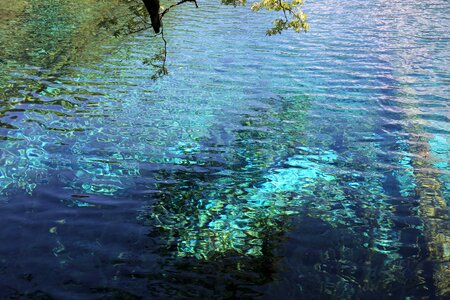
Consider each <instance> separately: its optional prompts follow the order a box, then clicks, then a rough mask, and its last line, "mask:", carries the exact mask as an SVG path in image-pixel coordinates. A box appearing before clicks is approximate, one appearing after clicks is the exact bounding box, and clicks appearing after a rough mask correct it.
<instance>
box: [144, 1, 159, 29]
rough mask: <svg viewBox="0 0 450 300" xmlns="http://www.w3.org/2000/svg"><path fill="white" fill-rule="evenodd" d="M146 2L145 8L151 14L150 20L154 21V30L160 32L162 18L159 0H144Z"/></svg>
mask: <svg viewBox="0 0 450 300" xmlns="http://www.w3.org/2000/svg"><path fill="white" fill-rule="evenodd" d="M142 1H143V2H144V4H145V8H146V9H147V11H148V13H149V14H150V20H151V21H152V27H153V30H154V31H155V32H156V33H159V30H160V28H161V19H160V17H159V0H142Z"/></svg>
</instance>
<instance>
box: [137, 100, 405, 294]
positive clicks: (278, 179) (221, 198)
mask: <svg viewBox="0 0 450 300" xmlns="http://www.w3.org/2000/svg"><path fill="white" fill-rule="evenodd" d="M277 101H278V102H280V103H282V104H278V105H277V104H273V103H272V104H273V106H274V107H276V108H277V109H276V110H275V111H274V110H269V111H267V112H265V113H264V112H263V113H261V112H260V113H258V114H255V117H254V118H253V117H248V119H245V120H243V121H242V124H243V125H245V126H244V127H243V128H242V129H241V130H238V131H236V132H235V133H234V135H235V136H234V137H233V138H228V139H227V138H221V139H218V140H222V141H223V140H229V141H230V142H229V143H228V144H222V145H220V147H217V145H215V144H214V140H213V139H211V140H209V141H204V142H202V144H201V145H202V146H201V147H200V148H199V149H197V150H196V151H194V152H184V156H182V157H184V158H183V163H182V164H181V165H183V166H185V167H186V169H190V170H192V172H186V169H183V171H180V172H172V173H164V174H161V178H165V179H167V180H168V181H170V182H174V183H167V184H158V185H157V187H156V188H155V189H156V190H160V191H164V192H163V194H162V195H160V196H159V197H158V201H157V202H156V203H154V204H152V206H151V207H150V209H151V210H152V214H151V217H150V218H148V217H146V215H145V214H144V215H142V216H141V219H143V220H144V221H145V222H150V223H151V224H152V225H153V226H154V227H155V229H157V230H156V231H155V232H154V234H157V235H158V236H160V237H161V238H162V239H163V240H165V241H166V242H167V247H162V249H165V250H161V251H163V252H164V253H166V254H165V255H167V254H169V253H172V254H174V255H175V256H176V257H184V258H183V259H182V258H179V260H180V261H184V260H186V259H187V260H189V261H191V260H192V259H191V258H194V257H195V258H197V259H199V260H200V261H199V262H198V263H199V264H207V261H209V262H210V263H211V264H213V265H214V264H220V262H221V261H222V262H223V263H224V264H225V261H226V260H227V259H228V258H229V257H241V259H242V260H243V261H250V262H252V261H253V262H258V261H264V260H269V261H273V258H272V257H273V255H274V253H275V252H276V249H277V247H279V244H278V242H276V241H277V240H279V237H281V236H283V235H284V234H285V233H286V232H288V231H289V230H288V229H289V228H290V226H291V225H290V224H291V222H290V220H291V219H292V217H291V215H299V218H300V220H306V222H312V223H314V222H319V223H321V224H324V226H325V228H328V229H326V230H325V231H327V232H334V233H335V234H336V236H338V237H343V236H346V240H348V239H350V240H353V241H354V243H347V242H344V241H342V243H341V242H338V244H333V245H331V246H330V245H328V244H327V242H326V241H323V242H320V243H321V244H322V245H323V247H325V248H323V249H321V250H320V251H323V253H322V254H321V255H320V256H319V257H317V258H316V259H317V261H316V264H318V265H322V267H321V270H320V271H318V270H316V271H314V272H313V274H310V275H311V278H312V279H311V280H309V282H310V283H312V282H316V284H315V285H314V284H313V286H314V289H318V288H319V289H323V290H321V291H318V290H315V292H320V293H332V291H331V290H327V289H328V288H326V285H327V284H334V285H339V286H340V287H341V288H342V289H343V293H344V294H345V293H346V292H347V293H352V294H355V295H363V293H365V292H369V291H377V292H380V291H382V290H383V289H386V290H390V291H392V290H395V286H396V285H398V284H399V283H400V282H402V281H403V280H405V278H404V277H403V276H404V275H403V272H404V267H405V266H404V265H402V263H401V255H400V254H399V253H398V249H399V247H400V241H399V237H398V233H397V232H395V227H394V224H393V214H392V209H391V204H390V202H389V201H388V199H389V196H388V195H387V194H386V192H385V191H384V189H383V182H384V180H385V179H384V178H383V175H382V174H381V173H380V172H379V170H378V169H377V166H376V164H374V161H375V160H376V159H377V157H376V154H375V153H376V152H377V147H378V144H377V141H378V138H377V137H376V134H374V137H366V138H365V139H366V140H367V142H365V143H364V144H363V145H364V148H360V149H358V148H357V147H354V146H353V148H352V149H346V148H345V147H338V148H336V147H335V146H333V143H336V141H333V140H330V141H321V142H317V141H314V140H311V139H310V138H308V135H311V136H313V137H314V135H317V134H318V132H316V131H314V132H312V133H308V132H305V122H306V119H305V112H306V107H307V102H305V99H302V98H295V99H292V101H289V100H286V99H281V100H277ZM258 120H259V121H258ZM312 126H313V125H312ZM312 126H311V125H310V127H309V128H312ZM264 129H270V130H267V131H265V130H264ZM313 130H314V129H313ZM216 132H219V131H216ZM213 136H214V134H213ZM336 136H339V135H336ZM360 138H361V137H360ZM269 140H270V143H268V141H269ZM266 142H267V143H266ZM309 143H311V144H319V145H320V147H309V146H308V144H309ZM301 145H303V146H301ZM332 148H336V149H338V150H332ZM339 148H340V149H339ZM203 149H215V150H217V151H214V150H212V151H207V150H203ZM180 151H181V154H182V150H180ZM213 161H215V162H217V163H216V164H215V163H211V162H213ZM191 165H195V166H196V167H198V168H197V169H195V167H192V166H191ZM308 218H309V219H308ZM294 219H296V217H294ZM298 226H299V227H300V233H299V234H302V233H301V227H302V225H301V224H299V225H298ZM306 226H307V225H306ZM340 243H341V244H340ZM350 244H351V246H350ZM277 245H278V246H277ZM327 245H328V246H327ZM319 247H321V246H319ZM327 247H331V248H327ZM274 251H275V252H274ZM330 251H332V252H333V253H335V254H334V257H329V255H330V254H329V253H330ZM327 253H328V254H327ZM174 260H175V261H177V259H174ZM201 261H205V262H201ZM296 263H298V264H300V265H299V266H298V268H299V269H303V271H304V272H306V273H308V272H311V271H312V269H311V268H312V266H307V267H302V266H301V264H302V263H299V262H296ZM333 265H334V267H332V266H333ZM247 266H248V267H249V269H247V271H249V270H253V269H252V268H253V267H252V264H251V263H250V264H249V265H247ZM326 266H328V267H326ZM229 267H230V266H229ZM235 267H237V264H236V265H234V267H231V268H235ZM242 270H244V269H242ZM260 271H261V270H259V271H258V272H260ZM319 280H320V282H323V284H322V285H318V284H317V282H319ZM320 286H322V287H320ZM305 293H307V292H306V291H305ZM312 294H313V292H311V295H312Z"/></svg>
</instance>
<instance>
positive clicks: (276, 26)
mask: <svg viewBox="0 0 450 300" xmlns="http://www.w3.org/2000/svg"><path fill="white" fill-rule="evenodd" d="M246 2H247V1H246V0H222V3H223V4H226V5H235V6H236V5H244V4H246ZM303 3H304V0H292V1H290V2H286V1H282V0H261V1H256V2H253V3H252V4H251V6H250V8H251V9H252V10H253V11H261V10H268V11H275V12H280V13H282V16H281V18H277V19H275V20H274V21H273V27H272V28H270V29H268V30H267V35H274V34H280V33H281V32H282V31H283V30H286V29H292V30H294V31H296V32H301V31H307V30H308V29H309V25H308V22H307V16H306V14H305V13H304V12H303V10H302V6H303Z"/></svg>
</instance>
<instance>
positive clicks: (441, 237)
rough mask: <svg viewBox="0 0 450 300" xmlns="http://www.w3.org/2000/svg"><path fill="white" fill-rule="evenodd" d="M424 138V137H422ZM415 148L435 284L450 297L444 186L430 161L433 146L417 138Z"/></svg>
mask: <svg viewBox="0 0 450 300" xmlns="http://www.w3.org/2000/svg"><path fill="white" fill-rule="evenodd" d="M419 136H420V135H419ZM415 142H416V143H415V145H414V146H412V149H411V150H412V151H411V152H412V153H415V154H417V157H416V158H415V159H413V161H412V165H413V167H414V175H415V179H416V194H417V196H418V197H419V201H420V206H419V213H420V216H421V218H422V220H423V223H424V227H425V230H424V234H425V238H426V240H427V250H428V257H429V259H430V260H431V262H432V264H433V282H434V288H435V291H436V292H435V293H436V296H438V297H445V298H446V297H450V219H449V208H448V206H447V203H446V201H445V199H444V196H443V193H442V183H441V182H440V181H439V180H438V179H437V178H436V174H435V172H433V167H432V165H431V163H430V161H429V159H428V157H429V153H430V152H431V149H430V145H429V143H428V141H427V140H425V139H424V138H420V137H419V138H417V140H416V141H415Z"/></svg>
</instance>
